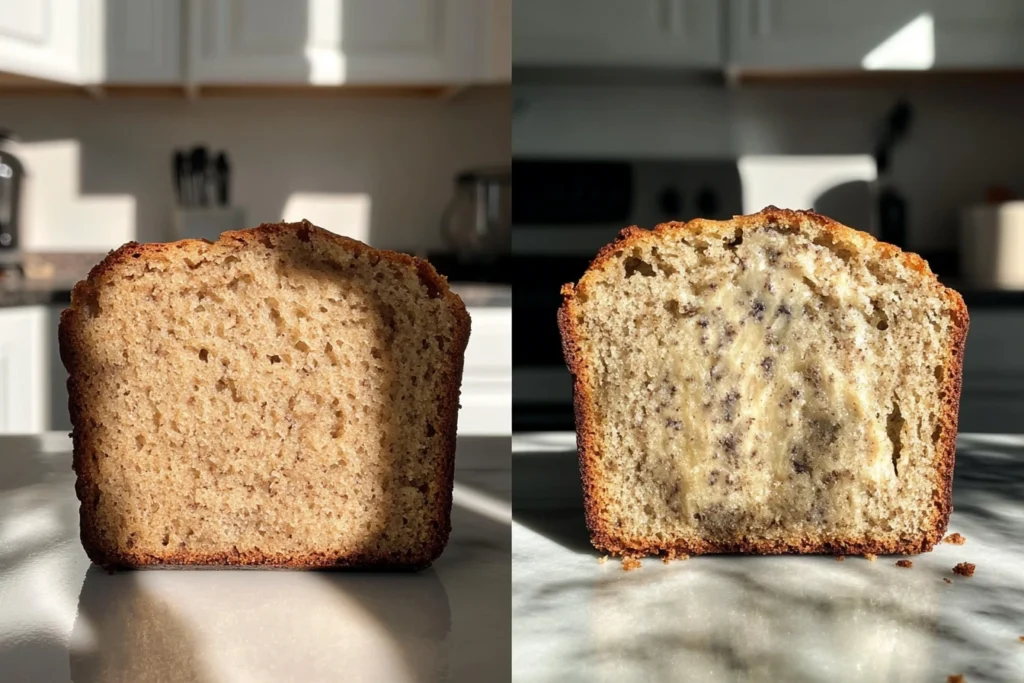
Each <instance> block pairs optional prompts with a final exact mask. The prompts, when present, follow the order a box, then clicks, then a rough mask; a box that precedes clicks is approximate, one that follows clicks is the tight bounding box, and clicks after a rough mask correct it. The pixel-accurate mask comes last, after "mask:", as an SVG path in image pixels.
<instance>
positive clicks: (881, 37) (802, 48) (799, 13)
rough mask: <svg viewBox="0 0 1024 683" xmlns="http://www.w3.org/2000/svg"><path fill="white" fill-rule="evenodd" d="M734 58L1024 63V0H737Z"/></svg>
mask: <svg viewBox="0 0 1024 683" xmlns="http://www.w3.org/2000/svg"><path fill="white" fill-rule="evenodd" d="M729 8H730V12H729V50H728V51H729V63H730V65H731V66H732V67H734V68H737V69H740V70H743V69H747V70H757V69H765V70H798V71H827V70H861V69H864V70H894V71H895V70H929V69H970V68H987V69H1004V68H1017V67H1022V66H1024V41H1022V40H1021V36H1022V35H1024V3H1022V2H1019V0H972V2H962V1H961V0H861V1H860V2H822V1H821V0H731V2H730V5H729Z"/></svg>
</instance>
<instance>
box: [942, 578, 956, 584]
mask: <svg viewBox="0 0 1024 683" xmlns="http://www.w3.org/2000/svg"><path fill="white" fill-rule="evenodd" d="M942 580H943V581H945V582H946V583H953V579H947V578H946V577H945V576H943V577H942Z"/></svg>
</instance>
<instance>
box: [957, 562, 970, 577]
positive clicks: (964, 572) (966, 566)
mask: <svg viewBox="0 0 1024 683" xmlns="http://www.w3.org/2000/svg"><path fill="white" fill-rule="evenodd" d="M953 573H954V574H959V575H960V576H974V565H973V564H971V563H970V562H961V563H960V564H958V565H957V566H955V567H953Z"/></svg>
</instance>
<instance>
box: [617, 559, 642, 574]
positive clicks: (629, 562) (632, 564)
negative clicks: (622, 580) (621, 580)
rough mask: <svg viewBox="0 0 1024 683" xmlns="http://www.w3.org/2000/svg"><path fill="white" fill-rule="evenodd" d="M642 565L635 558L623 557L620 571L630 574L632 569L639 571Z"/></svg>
mask: <svg viewBox="0 0 1024 683" xmlns="http://www.w3.org/2000/svg"><path fill="white" fill-rule="evenodd" d="M642 566H643V563H642V562H641V561H640V560H639V559H638V558H636V557H624V558H622V569H623V570H624V571H627V572H631V571H633V570H634V569H640V567H642Z"/></svg>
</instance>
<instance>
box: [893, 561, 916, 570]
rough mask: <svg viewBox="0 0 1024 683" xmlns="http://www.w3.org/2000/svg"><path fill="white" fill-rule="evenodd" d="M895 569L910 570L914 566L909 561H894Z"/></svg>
mask: <svg viewBox="0 0 1024 683" xmlns="http://www.w3.org/2000/svg"><path fill="white" fill-rule="evenodd" d="M896 566H897V567H903V568H904V569H910V568H911V567H913V566H914V563H913V562H912V561H910V560H896Z"/></svg>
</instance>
